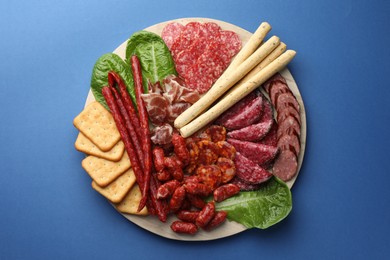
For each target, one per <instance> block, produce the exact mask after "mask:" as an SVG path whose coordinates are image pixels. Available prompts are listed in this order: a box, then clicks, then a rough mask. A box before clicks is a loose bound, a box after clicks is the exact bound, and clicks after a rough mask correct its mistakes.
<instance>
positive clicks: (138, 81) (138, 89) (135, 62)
mask: <svg viewBox="0 0 390 260" xmlns="http://www.w3.org/2000/svg"><path fill="white" fill-rule="evenodd" d="M131 69H132V71H133V77H134V86H135V95H136V100H137V104H138V113H139V119H140V126H141V131H142V135H143V137H142V138H143V139H142V142H141V143H142V147H143V151H144V156H145V171H144V179H145V186H144V187H143V189H144V190H143V194H144V193H147V192H148V190H149V186H150V176H151V174H152V164H153V159H152V145H151V140H150V132H149V118H148V113H147V111H146V107H145V104H144V101H143V99H142V97H141V95H142V94H143V92H144V91H143V84H142V71H141V64H140V61H139V59H138V57H137V56H136V55H133V56H132V57H131Z"/></svg>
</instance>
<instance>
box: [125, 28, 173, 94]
mask: <svg viewBox="0 0 390 260" xmlns="http://www.w3.org/2000/svg"><path fill="white" fill-rule="evenodd" d="M134 54H135V55H137V57H138V58H139V60H140V63H141V67H142V77H143V85H144V89H145V92H147V91H148V87H147V86H148V85H147V82H148V80H150V81H151V82H152V83H155V82H157V81H161V80H162V79H164V78H165V77H166V76H168V75H170V74H175V75H176V70H175V64H174V62H173V59H172V56H171V53H170V51H169V49H168V47H167V46H166V44H165V42H164V41H163V39H162V38H161V37H160V36H158V35H157V34H155V33H151V32H147V31H139V32H136V33H134V34H133V35H132V36H131V37H130V38H129V40H128V41H127V46H126V62H127V63H128V64H129V65H130V66H131V64H130V61H131V56H132V55H134Z"/></svg>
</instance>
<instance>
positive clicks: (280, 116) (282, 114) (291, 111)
mask: <svg viewBox="0 0 390 260" xmlns="http://www.w3.org/2000/svg"><path fill="white" fill-rule="evenodd" d="M288 116H292V117H294V118H295V119H296V120H297V121H298V123H299V124H301V117H300V115H299V112H298V111H297V110H296V109H295V107H293V106H286V107H284V108H283V109H279V110H278V111H277V116H276V120H278V122H282V121H283V120H284V119H286V118H287V117H288Z"/></svg>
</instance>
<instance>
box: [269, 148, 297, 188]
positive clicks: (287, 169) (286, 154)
mask: <svg viewBox="0 0 390 260" xmlns="http://www.w3.org/2000/svg"><path fill="white" fill-rule="evenodd" d="M297 171H298V158H297V156H296V155H295V153H294V152H293V151H291V150H290V149H286V150H282V151H281V152H280V154H279V156H278V158H277V159H276V160H275V163H274V166H273V174H274V175H275V176H276V177H278V178H279V179H281V180H282V181H289V180H291V179H292V178H293V177H294V176H295V175H296V174H297Z"/></svg>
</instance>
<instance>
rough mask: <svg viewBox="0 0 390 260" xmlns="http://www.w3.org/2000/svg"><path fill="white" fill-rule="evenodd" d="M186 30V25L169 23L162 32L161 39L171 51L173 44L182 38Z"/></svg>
mask: <svg viewBox="0 0 390 260" xmlns="http://www.w3.org/2000/svg"><path fill="white" fill-rule="evenodd" d="M183 29H184V25H182V24H180V23H176V22H173V23H169V24H167V25H166V26H165V27H164V29H163V30H162V32H161V38H162V39H163V40H164V42H165V44H166V45H167V46H168V48H169V49H171V47H172V44H173V42H174V41H175V40H176V39H177V38H178V37H179V36H180V33H181V31H182V30H183Z"/></svg>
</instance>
